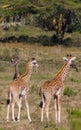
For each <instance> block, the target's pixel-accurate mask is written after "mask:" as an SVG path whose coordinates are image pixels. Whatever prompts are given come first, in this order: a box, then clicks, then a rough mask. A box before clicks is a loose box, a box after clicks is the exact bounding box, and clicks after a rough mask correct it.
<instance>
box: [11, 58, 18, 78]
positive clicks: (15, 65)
mask: <svg viewBox="0 0 81 130" xmlns="http://www.w3.org/2000/svg"><path fill="white" fill-rule="evenodd" d="M11 62H12V64H14V67H15V73H14V76H13V80H16V79H17V78H18V77H19V76H20V73H19V68H18V64H19V57H17V56H15V57H13V58H12V59H11Z"/></svg>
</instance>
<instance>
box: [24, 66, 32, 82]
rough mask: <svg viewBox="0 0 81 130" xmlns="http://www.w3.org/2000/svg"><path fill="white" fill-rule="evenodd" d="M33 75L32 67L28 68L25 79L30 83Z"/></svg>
mask: <svg viewBox="0 0 81 130" xmlns="http://www.w3.org/2000/svg"><path fill="white" fill-rule="evenodd" d="M31 73H32V68H31V67H27V70H26V73H25V74H24V75H23V79H24V80H25V81H26V82H28V81H29V80H30V76H31Z"/></svg>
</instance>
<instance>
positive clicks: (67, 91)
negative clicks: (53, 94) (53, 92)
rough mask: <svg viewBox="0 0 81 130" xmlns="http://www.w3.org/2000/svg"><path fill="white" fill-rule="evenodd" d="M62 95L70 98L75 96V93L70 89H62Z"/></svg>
mask: <svg viewBox="0 0 81 130" xmlns="http://www.w3.org/2000/svg"><path fill="white" fill-rule="evenodd" d="M63 94H64V95H67V96H68V97H70V96H75V95H76V92H74V90H72V89H71V88H70V87H66V88H65V89H64V93H63Z"/></svg>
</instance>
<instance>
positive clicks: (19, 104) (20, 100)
mask: <svg viewBox="0 0 81 130" xmlns="http://www.w3.org/2000/svg"><path fill="white" fill-rule="evenodd" d="M21 102H22V98H20V99H19V102H17V104H18V107H19V110H18V117H17V119H18V121H20V111H21Z"/></svg>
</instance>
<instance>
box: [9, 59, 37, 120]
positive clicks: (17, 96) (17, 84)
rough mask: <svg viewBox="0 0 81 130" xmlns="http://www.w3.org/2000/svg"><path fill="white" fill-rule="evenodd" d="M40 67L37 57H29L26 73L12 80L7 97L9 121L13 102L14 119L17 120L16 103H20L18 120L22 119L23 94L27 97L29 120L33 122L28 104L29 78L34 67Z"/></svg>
mask: <svg viewBox="0 0 81 130" xmlns="http://www.w3.org/2000/svg"><path fill="white" fill-rule="evenodd" d="M33 66H35V67H38V63H37V61H36V59H35V58H32V59H29V60H28V63H27V70H26V73H25V74H23V75H20V76H19V77H18V78H17V79H16V80H14V81H12V83H11V84H10V86H9V93H8V99H7V106H8V107H7V121H9V109H10V104H12V120H13V121H15V117H14V107H15V103H17V105H18V108H19V109H18V117H17V120H18V121H20V110H21V103H22V96H24V97H25V104H26V109H27V114H28V120H29V122H31V117H30V112H29V104H28V96H29V86H28V83H29V80H30V76H31V73H32V67H33Z"/></svg>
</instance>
